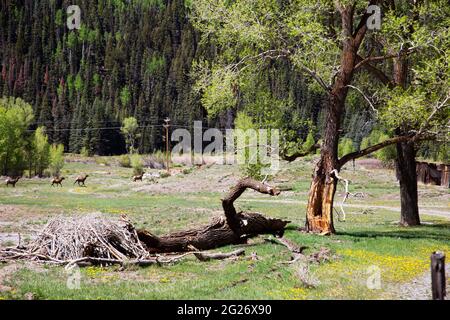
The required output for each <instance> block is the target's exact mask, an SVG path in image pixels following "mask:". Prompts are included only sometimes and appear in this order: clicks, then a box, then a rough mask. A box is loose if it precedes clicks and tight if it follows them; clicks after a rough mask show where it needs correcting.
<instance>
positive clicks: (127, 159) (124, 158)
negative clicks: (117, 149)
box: [119, 154, 131, 168]
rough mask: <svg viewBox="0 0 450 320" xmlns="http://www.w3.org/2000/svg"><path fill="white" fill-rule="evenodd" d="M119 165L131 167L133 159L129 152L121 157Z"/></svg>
mask: <svg viewBox="0 0 450 320" xmlns="http://www.w3.org/2000/svg"><path fill="white" fill-rule="evenodd" d="M119 165H120V166H121V167H124V168H131V160H130V157H129V156H128V155H127V154H124V155H121V156H120V157H119Z"/></svg>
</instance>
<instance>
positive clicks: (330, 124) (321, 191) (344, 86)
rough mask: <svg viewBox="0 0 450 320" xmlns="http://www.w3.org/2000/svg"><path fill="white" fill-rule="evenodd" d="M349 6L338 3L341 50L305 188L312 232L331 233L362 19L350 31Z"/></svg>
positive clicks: (350, 13) (307, 228)
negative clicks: (315, 158) (315, 157)
mask: <svg viewBox="0 0 450 320" xmlns="http://www.w3.org/2000/svg"><path fill="white" fill-rule="evenodd" d="M353 10H354V8H353V7H352V6H347V7H339V11H340V13H341V18H342V26H343V39H344V40H343V41H342V54H341V59H340V69H339V72H338V73H337V75H336V80H335V82H334V83H333V86H332V88H331V90H330V91H329V92H328V95H329V96H328V99H327V110H326V119H325V123H326V127H325V132H324V136H323V143H322V147H321V154H320V160H319V162H318V163H317V165H316V167H315V169H314V175H313V181H312V183H311V187H310V190H309V197H308V206H307V212H306V230H307V231H309V232H314V233H321V234H331V233H334V232H335V230H334V226H333V200H334V194H335V192H336V184H337V179H335V177H334V176H333V175H332V173H331V172H332V171H333V170H335V169H336V170H338V171H339V170H340V167H339V161H338V143H339V134H340V125H341V117H342V115H343V113H344V109H345V100H346V98H347V93H348V89H349V87H348V85H349V84H350V83H351V81H352V78H353V73H354V68H355V64H356V59H357V53H358V48H359V46H360V44H361V41H362V39H363V38H364V35H365V31H366V27H365V21H361V24H360V27H359V28H358V29H357V31H355V32H354V33H353V22H354V21H353V13H354V12H353Z"/></svg>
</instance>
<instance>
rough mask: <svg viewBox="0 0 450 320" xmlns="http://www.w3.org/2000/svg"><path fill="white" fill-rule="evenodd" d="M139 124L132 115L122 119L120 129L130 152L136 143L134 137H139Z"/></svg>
mask: <svg viewBox="0 0 450 320" xmlns="http://www.w3.org/2000/svg"><path fill="white" fill-rule="evenodd" d="M138 129H139V124H138V122H137V120H136V118H134V117H128V118H125V119H123V122H122V127H121V128H120V131H121V132H122V134H123V135H124V137H125V141H126V144H127V150H128V152H129V153H130V154H132V153H133V152H134V147H135V143H136V139H137V138H139V133H138Z"/></svg>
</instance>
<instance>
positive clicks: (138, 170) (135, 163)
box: [130, 153, 144, 175]
mask: <svg viewBox="0 0 450 320" xmlns="http://www.w3.org/2000/svg"><path fill="white" fill-rule="evenodd" d="M130 162H131V167H132V168H133V174H135V175H141V174H143V173H144V167H143V165H144V164H143V162H142V157H141V156H140V155H139V154H137V153H135V154H132V155H131V156H130Z"/></svg>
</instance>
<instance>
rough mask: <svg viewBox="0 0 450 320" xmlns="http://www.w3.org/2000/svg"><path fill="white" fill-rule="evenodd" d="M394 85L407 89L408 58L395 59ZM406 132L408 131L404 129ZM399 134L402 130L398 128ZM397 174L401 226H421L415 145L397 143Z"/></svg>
mask: <svg viewBox="0 0 450 320" xmlns="http://www.w3.org/2000/svg"><path fill="white" fill-rule="evenodd" d="M393 67H394V68H393V71H394V84H395V85H396V86H398V87H402V88H403V89H405V88H406V87H407V80H408V69H409V64H408V60H407V58H406V57H402V56H400V57H398V58H395V59H394V65H393ZM404 131H407V130H406V129H404ZM396 133H397V134H401V133H402V130H400V128H398V129H397V130H396ZM395 163H396V173H397V179H398V181H399V183H400V203H401V214H400V224H401V225H404V226H417V225H420V218H419V205H418V195H417V173H416V151H415V148H414V143H412V142H402V143H397V159H396V161H395Z"/></svg>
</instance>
